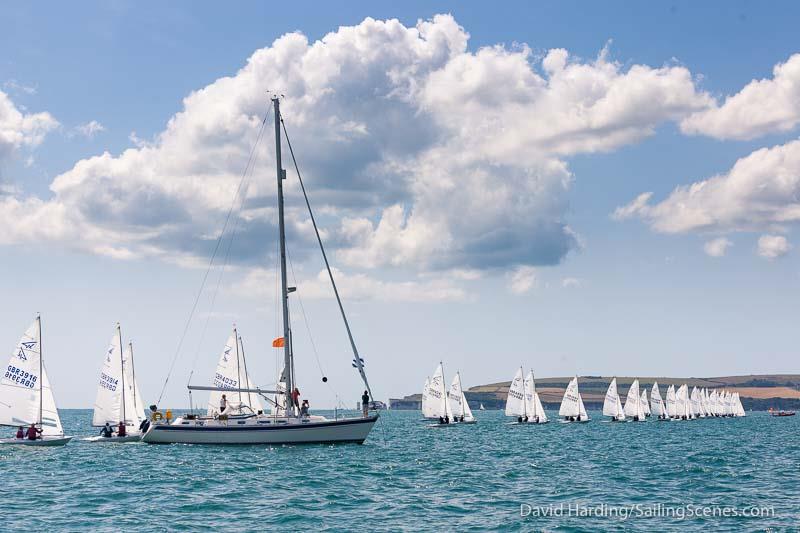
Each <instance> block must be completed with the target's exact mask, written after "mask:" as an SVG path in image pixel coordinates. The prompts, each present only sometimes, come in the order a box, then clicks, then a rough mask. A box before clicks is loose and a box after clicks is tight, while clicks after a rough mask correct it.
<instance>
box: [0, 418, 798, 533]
mask: <svg viewBox="0 0 800 533" xmlns="http://www.w3.org/2000/svg"><path fill="white" fill-rule="evenodd" d="M476 414H477V416H478V417H479V422H478V424H476V425H473V426H462V427H452V428H444V429H429V428H427V427H426V426H425V423H423V422H421V421H420V415H419V412H409V411H406V412H403V411H394V412H386V413H384V415H383V417H382V422H381V424H380V425H378V426H376V428H375V430H374V431H373V433H372V434H371V436H370V438H369V439H368V440H367V442H366V443H365V444H364V445H363V446H358V445H339V446H328V445H325V446H323V445H316V446H315V445H312V446H280V447H273V448H270V447H264V446H246V447H211V446H187V445H168V446H154V445H147V444H142V443H135V444H115V445H107V444H106V445H97V444H95V445H92V444H88V443H83V442H78V441H73V442H72V443H70V444H69V445H68V446H66V447H65V448H15V447H4V448H0V529H4V530H13V529H17V528H18V529H23V528H24V529H27V530H29V531H30V530H33V529H37V530H38V529H47V530H49V531H60V530H70V531H75V530H82V529H87V528H88V529H92V530H103V529H106V530H119V529H125V530H130V529H133V528H137V529H140V530H144V531H163V530H188V529H191V530H237V531H250V530H252V531H255V530H262V531H263V530H265V529H276V528H278V527H280V528H282V529H284V530H308V529H321V530H361V531H375V530H399V529H406V530H422V529H424V530H437V529H438V530H455V529H458V530H466V531H470V530H472V531H478V530H486V529H508V530H558V531H584V530H585V531H594V530H598V529H603V530H641V531H670V530H675V531H677V530H682V529H687V528H689V529H699V528H701V527H704V528H713V530H731V531H743V530H744V531H748V530H752V531H755V530H761V531H763V530H765V529H767V528H770V527H772V528H774V529H775V530H789V529H793V528H795V527H797V526H798V524H800V442H798V439H797V436H798V429H800V417H793V418H772V417H769V416H767V415H766V414H765V413H749V416H748V417H747V418H744V419H711V420H698V421H695V422H667V423H665V422H661V423H659V422H655V421H648V422H646V423H638V424H637V423H627V424H611V423H605V422H601V421H600V419H601V416H600V413H596V412H595V413H590V415H592V416H593V417H594V420H592V421H591V422H590V423H588V424H561V423H558V422H551V423H550V424H547V425H545V426H527V427H526V426H510V425H507V424H505V418H504V417H503V416H502V413H500V412H496V411H491V412H489V411H486V412H478V413H476ZM62 418H63V421H64V426H65V428H66V430H67V432H68V433H69V434H74V435H88V434H90V433H94V430H93V429H92V428H90V427H89V420H90V418H91V413H90V411H76V410H72V411H62ZM0 431H3V432H7V431H9V430H8V428H3V429H2V430H0ZM521 504H528V505H530V506H531V507H532V509H531V515H530V516H527V517H523V516H521V512H520V511H521ZM551 504H552V505H554V506H559V505H561V504H563V505H564V508H563V509H564V510H563V513H564V514H565V515H567V514H568V512H569V506H570V505H572V506H581V508H586V507H588V508H593V509H595V510H597V509H598V507H597V506H599V505H611V506H616V505H633V506H636V505H637V504H638V505H639V507H638V508H636V507H634V508H633V513H634V515H633V516H630V517H628V518H627V519H625V520H623V518H622V517H621V516H619V512H617V515H616V516H611V517H593V518H587V517H580V516H560V517H553V516H551V517H541V516H539V517H536V516H534V514H536V511H534V510H533V508H534V507H537V506H549V505H551ZM658 504H661V505H664V506H674V507H672V509H676V510H674V511H669V512H671V513H672V515H673V516H660V517H659V516H656V517H646V516H641V515H643V514H645V513H647V512H648V511H647V510H648V509H651V510H652V512H657V508H655V507H653V508H651V507H649V506H651V505H652V506H655V505H658ZM684 505H689V506H729V507H736V508H742V507H749V506H754V505H755V506H774V516H769V517H765V518H749V517H748V518H745V517H727V518H725V517H719V516H718V517H709V518H699V517H696V516H694V517H688V516H687V517H685V518H684V519H682V520H681V519H679V518H677V517H676V516H679V513H680V510H679V509H681V508H682V507H681V506H684ZM523 509H524V510H526V511H527V508H524V507H523ZM637 509H638V511H637ZM665 512H666V511H665ZM685 512H686V513H689V511H685ZM712 512H713V511H712ZM719 512H722V511H719Z"/></svg>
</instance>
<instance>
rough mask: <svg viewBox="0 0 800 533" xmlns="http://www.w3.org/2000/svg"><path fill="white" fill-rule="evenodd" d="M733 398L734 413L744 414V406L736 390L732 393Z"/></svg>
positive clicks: (737, 414)
mask: <svg viewBox="0 0 800 533" xmlns="http://www.w3.org/2000/svg"><path fill="white" fill-rule="evenodd" d="M733 399H734V414H735V415H736V416H746V413H745V412H744V406H743V405H742V399H741V398H740V397H739V393H738V392H734V393H733Z"/></svg>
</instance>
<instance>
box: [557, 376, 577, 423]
mask: <svg viewBox="0 0 800 533" xmlns="http://www.w3.org/2000/svg"><path fill="white" fill-rule="evenodd" d="M579 401H580V396H579V394H578V378H577V376H576V377H574V378H572V381H570V382H569V385H567V390H565V391H564V398H563V399H562V400H561V407H560V408H559V409H558V416H564V417H576V416H579V415H580V414H581V413H580V404H579Z"/></svg>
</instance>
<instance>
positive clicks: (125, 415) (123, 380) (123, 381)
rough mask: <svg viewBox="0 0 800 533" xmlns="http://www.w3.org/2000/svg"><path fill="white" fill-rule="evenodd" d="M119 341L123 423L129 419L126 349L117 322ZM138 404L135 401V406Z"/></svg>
mask: <svg viewBox="0 0 800 533" xmlns="http://www.w3.org/2000/svg"><path fill="white" fill-rule="evenodd" d="M117 341H118V342H119V364H120V368H121V369H122V372H121V377H120V379H121V384H122V423H123V424H126V423H127V421H128V416H127V413H126V412H125V350H123V349H122V328H121V327H120V325H119V322H117ZM135 405H136V404H135V403H134V406H135Z"/></svg>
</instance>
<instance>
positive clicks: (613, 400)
mask: <svg viewBox="0 0 800 533" xmlns="http://www.w3.org/2000/svg"><path fill="white" fill-rule="evenodd" d="M620 407H621V405H620V401H619V393H618V392H617V378H613V379H612V380H611V383H610V384H609V385H608V390H607V391H606V398H605V400H603V416H610V417H612V418H614V419H615V420H625V412H624V411H623V410H622V409H621V408H620Z"/></svg>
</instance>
